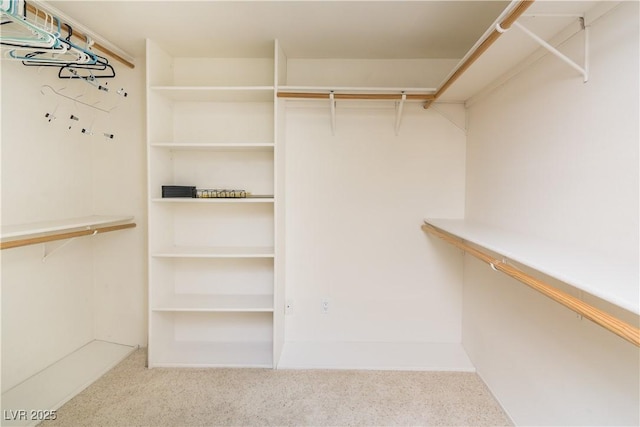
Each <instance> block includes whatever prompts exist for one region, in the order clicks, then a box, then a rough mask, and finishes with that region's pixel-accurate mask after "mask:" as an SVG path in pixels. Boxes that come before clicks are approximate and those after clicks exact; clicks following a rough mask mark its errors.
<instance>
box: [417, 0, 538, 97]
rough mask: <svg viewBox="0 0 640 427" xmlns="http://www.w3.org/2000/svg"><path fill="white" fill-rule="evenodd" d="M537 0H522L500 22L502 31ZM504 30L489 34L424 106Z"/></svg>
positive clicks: (496, 30) (461, 72) (440, 93)
mask: <svg viewBox="0 0 640 427" xmlns="http://www.w3.org/2000/svg"><path fill="white" fill-rule="evenodd" d="M534 1H535V0H522V1H520V2H519V3H518V4H517V5H516V6H515V7H514V8H513V10H512V11H511V12H510V13H509V15H507V17H506V18H505V19H504V20H502V22H500V23H499V26H500V28H502V30H503V31H502V32H504V30H508V29H509V28H511V26H512V25H513V23H514V22H516V20H517V19H518V18H519V17H520V16H521V15H522V14H523V13H524V12H525V11H526V10H527V9H528V8H529V6H531V5H532V4H533V2H534ZM502 32H500V31H498V29H497V28H494V30H493V31H492V32H491V33H490V34H489V36H488V37H487V38H486V39H484V41H483V42H482V43H480V45H479V46H478V47H477V48H476V49H475V50H474V51H473V53H471V55H469V57H468V58H467V59H466V60H465V61H464V62H463V63H462V64H460V66H459V67H458V68H457V69H456V70H455V71H454V73H453V74H451V76H450V77H449V78H448V79H447V81H446V82H444V83H443V84H442V86H440V87H439V88H438V90H437V91H436V93H435V95H434V96H433V98H432V99H430V100H428V101H427V102H426V103H425V104H424V108H425V109H427V108H429V107H430V106H431V104H432V103H433V102H435V101H436V100H437V99H438V98H440V96H441V95H442V94H443V93H444V92H445V91H446V90H447V89H449V87H450V86H451V85H452V84H453V83H454V82H455V81H456V80H458V78H459V77H460V76H461V75H462V74H463V73H464V72H465V71H467V69H468V68H469V67H470V66H471V64H473V63H474V62H475V61H476V59H478V58H479V57H480V56H481V55H482V54H483V53H484V52H486V50H487V49H489V47H490V46H491V45H492V44H493V43H494V42H495V41H496V40H498V38H499V37H500V36H501V35H502Z"/></svg>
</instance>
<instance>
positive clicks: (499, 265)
mask: <svg viewBox="0 0 640 427" xmlns="http://www.w3.org/2000/svg"><path fill="white" fill-rule="evenodd" d="M422 230H423V231H425V232H427V233H431V234H433V235H434V236H436V237H439V238H441V239H442V240H444V241H446V242H447V243H450V244H452V245H453V246H455V247H457V248H458V249H462V250H463V251H465V252H466V253H468V254H470V255H473V256H474V257H476V258H478V259H479V260H481V261H484V262H486V263H487V264H489V265H490V266H492V267H493V268H494V269H496V270H499V271H502V272H503V273H505V274H507V275H508V276H511V277H513V278H514V279H516V280H518V281H520V282H522V283H524V284H525V285H527V286H529V287H531V288H533V289H535V290H536V291H538V292H540V293H542V294H543V295H546V296H547V297H549V298H551V299H552V300H554V301H556V302H558V303H560V304H562V305H564V306H565V307H567V308H568V309H570V310H572V311H574V312H576V313H578V314H579V315H581V316H583V317H585V318H587V319H589V320H591V321H592V322H594V323H596V324H598V325H600V326H602V327H603V328H605V329H607V330H609V331H611V332H613V333H614V334H616V335H618V336H619V337H621V338H623V339H625V340H627V341H629V342H630V343H632V344H634V345H635V346H637V347H640V329H638V328H636V327H635V326H632V325H630V324H628V323H626V322H624V321H622V320H620V319H618V318H616V317H613V316H612V315H610V314H608V313H605V312H604V311H602V310H600V309H598V308H595V307H593V306H592V305H589V304H587V303H586V302H584V301H582V300H580V299H578V298H576V297H574V296H572V295H569V294H567V293H565V292H562V291H561V290H559V289H556V288H554V287H553V286H551V285H549V284H547V283H545V282H543V281H541V280H538V279H536V278H535V277H532V276H530V275H528V274H526V273H524V272H522V271H520V270H518V269H517V268H515V267H513V266H511V265H509V264H505V263H504V262H502V261H500V260H498V259H496V258H494V257H492V256H490V255H487V254H486V253H484V252H482V251H480V250H478V249H476V248H474V247H473V246H471V245H469V244H467V243H465V242H464V241H462V240H459V239H457V238H455V237H452V236H450V235H449V234H446V233H444V232H442V231H440V230H438V229H437V228H436V227H434V226H432V225H429V224H424V225H423V226H422Z"/></svg>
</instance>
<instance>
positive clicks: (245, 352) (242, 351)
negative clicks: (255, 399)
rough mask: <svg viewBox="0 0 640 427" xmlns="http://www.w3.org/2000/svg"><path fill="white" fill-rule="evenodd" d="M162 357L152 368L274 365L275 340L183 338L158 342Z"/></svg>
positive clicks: (155, 361)
mask: <svg viewBox="0 0 640 427" xmlns="http://www.w3.org/2000/svg"><path fill="white" fill-rule="evenodd" d="M156 351H158V352H159V353H160V354H161V355H162V356H160V357H158V358H157V359H156V360H154V361H151V360H150V361H149V367H150V368H155V367H158V368H180V367H189V368H197V367H200V368H215V367H225V368H235V367H239V368H272V367H273V344H272V343H271V342H260V341H256V342H247V341H242V342H222V341H217V342H214V341H180V342H170V341H169V342H164V343H162V342H161V343H158V350H156Z"/></svg>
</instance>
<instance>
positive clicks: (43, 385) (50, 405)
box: [2, 340, 136, 425]
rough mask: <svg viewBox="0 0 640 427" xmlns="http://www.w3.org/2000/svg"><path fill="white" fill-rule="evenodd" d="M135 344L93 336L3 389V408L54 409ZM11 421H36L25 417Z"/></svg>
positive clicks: (114, 362)
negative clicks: (88, 340) (18, 381)
mask: <svg viewBox="0 0 640 427" xmlns="http://www.w3.org/2000/svg"><path fill="white" fill-rule="evenodd" d="M135 349H136V347H133V346H129V345H124V344H115V343H110V342H106V341H99V340H94V341H91V342H89V343H88V344H86V345H84V346H83V347H81V348H79V349H78V350H76V351H74V352H72V353H71V354H69V355H67V356H65V357H63V358H62V359H60V360H58V361H57V362H55V363H54V364H52V365H50V366H48V367H47V368H45V369H44V370H42V371H40V372H38V373H37V374H35V375H33V376H32V377H29V378H27V379H26V380H25V381H23V382H21V383H20V384H18V385H17V386H15V387H13V388H11V389H9V390H7V391H5V392H4V393H2V409H3V411H9V410H14V411H17V410H20V409H22V410H56V409H58V408H59V407H61V406H62V405H64V404H65V403H66V402H68V401H69V400H70V399H71V398H73V397H74V396H75V395H77V394H78V393H80V392H81V391H82V390H84V389H85V388H87V387H88V386H89V385H90V384H91V383H93V382H94V381H96V380H97V379H98V378H100V377H101V376H102V375H104V374H106V373H107V372H108V371H109V370H110V369H112V368H113V367H114V366H116V365H117V364H118V363H120V362H121V361H122V360H124V359H125V358H126V357H127V356H129V355H130V354H131V353H132V352H133V351H135ZM12 425H35V421H34V422H30V421H28V420H22V421H18V422H17V423H15V424H12Z"/></svg>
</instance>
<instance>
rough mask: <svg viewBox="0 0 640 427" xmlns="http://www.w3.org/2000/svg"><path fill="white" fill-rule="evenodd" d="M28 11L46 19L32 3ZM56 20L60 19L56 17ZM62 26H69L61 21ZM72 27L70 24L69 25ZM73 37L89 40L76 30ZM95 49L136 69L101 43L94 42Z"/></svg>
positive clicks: (28, 5) (29, 4)
mask: <svg viewBox="0 0 640 427" xmlns="http://www.w3.org/2000/svg"><path fill="white" fill-rule="evenodd" d="M27 11H28V12H31V13H33V14H34V15H36V16H38V17H39V18H45V12H44V11H42V10H40V9H38V8H36V7H35V6H33V5H32V4H31V3H27ZM56 19H59V18H57V17H56ZM61 24H67V23H66V22H63V21H62V20H61ZM67 25H70V24H67ZM71 28H73V25H71ZM73 37H77V38H79V39H82V40H83V41H86V40H87V35H85V34H83V33H81V32H79V31H77V30H76V29H75V28H74V30H73ZM92 47H93V48H94V49H97V50H99V51H100V52H102V53H104V54H106V55H108V56H110V57H112V58H113V59H115V60H116V61H118V62H121V63H123V64H124V65H126V66H127V67H129V68H135V65H134V64H133V63H132V62H130V61H127V60H126V59H124V58H123V57H122V56H120V55H118V54H117V53H115V52H114V51H112V50H111V49H109V48H107V47H104V46H102V45H101V44H100V43H98V42H94V43H93V46H92Z"/></svg>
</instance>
